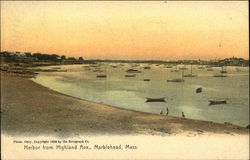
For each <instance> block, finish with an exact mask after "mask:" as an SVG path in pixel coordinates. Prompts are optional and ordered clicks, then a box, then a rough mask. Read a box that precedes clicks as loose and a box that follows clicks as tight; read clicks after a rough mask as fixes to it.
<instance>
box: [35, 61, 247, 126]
mask: <svg viewBox="0 0 250 160" xmlns="http://www.w3.org/2000/svg"><path fill="white" fill-rule="evenodd" d="M145 66H147V67H150V68H147V69H144V68H143V67H145ZM59 67H60V68H61V69H62V70H65V69H66V70H67V72H40V73H39V74H38V76H37V77H36V78H34V79H33V81H35V82H36V83H39V84H41V85H43V86H45V87H48V88H50V89H53V90H55V91H58V92H61V93H63V94H67V95H70V96H74V97H78V98H81V99H85V100H89V101H93V102H97V103H102V104H108V105H112V106H115V107H120V108H125V109H130V110H136V111H142V112H150V113H154V114H160V112H161V110H162V111H163V114H164V115H165V114H166V109H168V111H169V113H168V115H169V116H176V117H181V116H182V112H183V113H184V114H185V117H186V118H191V119H198V120H206V121H213V122H219V123H225V122H228V123H232V124H236V125H240V126H244V127H245V126H247V125H248V124H249V92H248V91H249V68H248V67H234V66H227V67H226V68H225V69H226V71H227V73H226V74H225V75H227V76H226V77H214V75H218V74H220V71H221V67H212V68H207V67H206V66H202V67H201V66H196V65H193V66H192V73H193V74H194V75H197V76H196V77H184V82H179V83H178V82H167V80H169V79H176V78H182V75H183V74H184V75H185V74H190V73H191V66H190V65H185V66H180V65H179V66H173V67H172V68H168V67H167V66H166V65H163V64H161V65H157V64H135V63H134V64H130V63H102V64H100V66H95V65H87V64H83V65H63V66H59ZM180 67H185V68H187V69H186V70H180V71H179V72H173V70H175V69H178V68H180ZM45 68H53V67H52V66H50V67H45ZM131 68H133V69H136V70H139V71H141V73H127V72H126V70H128V69H131ZM100 70H101V71H102V72H99V71H100ZM95 71H96V72H95ZM100 74H105V75H107V77H106V78H97V77H96V76H97V75H100ZM131 74H134V75H135V77H125V75H131ZM144 79H149V81H144ZM200 87H201V88H202V92H201V93H196V89H197V88H200ZM146 97H149V98H160V97H165V100H166V102H146ZM217 99H225V100H226V101H227V104H219V105H209V100H217Z"/></svg>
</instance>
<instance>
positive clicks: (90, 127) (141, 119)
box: [1, 72, 249, 137]
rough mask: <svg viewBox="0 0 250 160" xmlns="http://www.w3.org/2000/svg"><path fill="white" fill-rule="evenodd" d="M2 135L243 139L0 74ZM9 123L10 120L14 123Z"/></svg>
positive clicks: (212, 126)
mask: <svg viewBox="0 0 250 160" xmlns="http://www.w3.org/2000/svg"><path fill="white" fill-rule="evenodd" d="M1 93H4V94H2V95H1V98H2V102H1V103H2V105H1V117H2V118H1V122H2V124H1V125H2V133H4V134H7V135H56V136H62V137H65V136H76V135H103V134H104V135H109V134H111V135H162V136H166V135H185V136H189V135H195V136H196V135H199V136H202V135H221V134H222V135H235V134H237V135H248V134H249V129H247V128H245V127H242V126H237V125H230V124H222V123H216V122H210V121H204V120H195V119H186V118H179V117H174V116H164V115H157V114H153V113H146V112H140V111H135V110H128V109H124V108H119V107H115V106H110V105H106V104H101V103H95V102H91V101H88V100H83V99H80V98H77V97H73V96H70V95H66V94H63V93H60V92H57V91H54V90H52V89H49V88H47V87H44V86H42V85H40V84H37V83H35V82H34V81H32V80H30V79H25V78H21V77H15V76H10V75H8V74H6V73H3V72H1ZM13 119H14V121H13Z"/></svg>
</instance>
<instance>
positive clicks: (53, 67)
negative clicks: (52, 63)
mask: <svg viewBox="0 0 250 160" xmlns="http://www.w3.org/2000/svg"><path fill="white" fill-rule="evenodd" d="M52 69H61V67H52Z"/></svg>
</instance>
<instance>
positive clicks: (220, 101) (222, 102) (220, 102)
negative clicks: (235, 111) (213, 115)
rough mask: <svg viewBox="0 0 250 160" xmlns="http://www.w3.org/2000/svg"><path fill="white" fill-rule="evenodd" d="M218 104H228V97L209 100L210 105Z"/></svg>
mask: <svg viewBox="0 0 250 160" xmlns="http://www.w3.org/2000/svg"><path fill="white" fill-rule="evenodd" d="M216 104H227V100H226V99H219V100H209V105H216Z"/></svg>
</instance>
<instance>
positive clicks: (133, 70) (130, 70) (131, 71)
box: [126, 69, 141, 73]
mask: <svg viewBox="0 0 250 160" xmlns="http://www.w3.org/2000/svg"><path fill="white" fill-rule="evenodd" d="M126 72H128V73H141V71H139V70H137V69H128V70H127V71H126Z"/></svg>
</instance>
